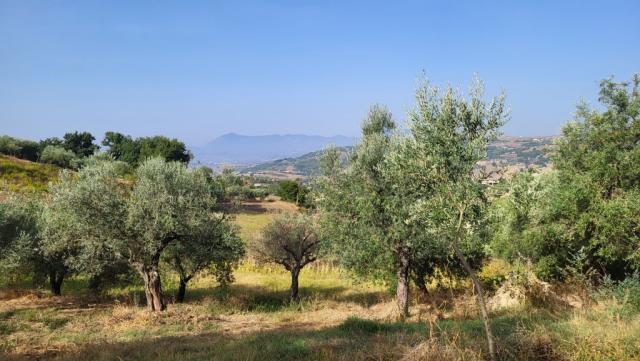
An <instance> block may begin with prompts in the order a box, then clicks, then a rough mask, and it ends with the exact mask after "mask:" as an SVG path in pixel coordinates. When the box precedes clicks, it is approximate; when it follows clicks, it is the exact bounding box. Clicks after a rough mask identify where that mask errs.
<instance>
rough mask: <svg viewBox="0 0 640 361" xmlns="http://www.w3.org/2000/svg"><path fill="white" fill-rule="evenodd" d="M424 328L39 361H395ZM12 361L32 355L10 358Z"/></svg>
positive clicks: (204, 340)
mask: <svg viewBox="0 0 640 361" xmlns="http://www.w3.org/2000/svg"><path fill="white" fill-rule="evenodd" d="M425 332H426V326H425V325H424V324H419V323H379V322H375V321H370V320H364V319H359V318H349V319H347V320H346V321H345V322H343V323H342V324H340V325H338V326H333V327H327V328H322V329H317V330H314V329H308V328H299V327H295V326H291V327H281V328H279V329H275V330H270V331H262V332H253V333H248V334H241V335H223V334H220V333H216V332H209V333H202V334H199V335H189V336H170V337H158V338H152V337H148V338H145V339H141V340H135V341H128V342H114V343H110V342H109V343H99V344H91V345H85V346H82V347H80V348H78V349H75V350H69V351H56V352H49V353H46V354H45V355H39V357H37V358H38V359H40V360H81V361H82V360H96V361H101V360H283V361H287V360H350V361H354V360H372V359H375V360H396V359H398V358H400V357H401V356H402V353H403V352H404V350H405V348H406V347H410V346H413V345H415V344H416V343H417V342H419V341H420V340H421V339H422V338H423V335H424V334H425ZM7 356H8V358H7V359H8V360H21V359H26V358H27V357H28V355H7Z"/></svg>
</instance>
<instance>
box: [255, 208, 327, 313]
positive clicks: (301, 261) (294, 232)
mask: <svg viewBox="0 0 640 361" xmlns="http://www.w3.org/2000/svg"><path fill="white" fill-rule="evenodd" d="M252 248H253V251H254V252H255V255H256V256H257V257H258V259H260V260H262V261H265V262H273V263H277V264H280V265H282V266H284V268H286V269H287V271H289V272H291V294H290V301H291V302H298V301H299V296H298V276H299V275H300V271H302V269H303V268H304V267H305V266H306V265H308V264H309V263H311V262H314V261H315V260H316V259H317V257H318V251H319V248H320V238H319V237H318V229H317V225H316V222H315V220H314V219H313V216H310V215H308V214H301V213H295V212H285V213H281V214H279V215H277V216H276V217H275V218H274V219H273V220H272V221H271V222H270V223H269V224H267V225H266V226H265V228H264V229H263V231H262V237H259V238H258V239H257V240H256V241H255V242H254V243H253V245H252Z"/></svg>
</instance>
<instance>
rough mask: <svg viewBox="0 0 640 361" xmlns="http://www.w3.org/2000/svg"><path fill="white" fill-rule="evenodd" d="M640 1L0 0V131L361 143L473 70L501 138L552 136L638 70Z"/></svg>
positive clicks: (467, 77)
mask: <svg viewBox="0 0 640 361" xmlns="http://www.w3.org/2000/svg"><path fill="white" fill-rule="evenodd" d="M639 16H640V1H637V0H635V1H611V0H608V1H597V2H596V1H558V0H556V1H528V2H527V4H525V1H479V0H474V1H468V2H467V1H437V2H436V1H416V2H402V1H384V2H373V1H358V2H356V1H352V2H350V1H263V2H257V1H255V2H254V1H228V2H220V1H160V0H153V1H141V0H135V1H131V0H127V1H112V0H110V1H88V0H82V1H80V0H78V1H53V0H47V1H44V0H43V1H30V0H15V1H6V0H0V134H2V133H6V134H11V135H14V136H19V137H26V138H32V139H39V138H42V137H46V136H61V135H62V134H63V133H64V132H65V131H69V130H89V131H91V132H93V133H94V134H95V135H96V136H97V137H98V138H99V139H102V134H103V133H104V131H106V130H117V131H120V132H124V133H128V134H132V135H136V136H140V135H154V134H164V135H168V136H172V137H178V138H181V139H183V140H185V141H187V142H188V143H190V144H194V145H198V144H201V143H204V142H206V141H209V140H211V139H213V138H215V137H216V136H218V135H221V134H223V133H227V132H236V133H241V134H249V135H257V134H274V133H303V134H318V135H334V134H343V135H356V134H357V133H358V128H359V124H360V121H361V119H362V117H363V115H364V114H365V113H366V111H367V109H368V107H369V105H370V104H372V103H376V102H377V103H383V104H386V105H388V106H389V107H390V108H391V110H392V111H393V113H394V115H395V116H396V118H397V119H398V120H403V119H404V118H405V115H406V113H407V110H408V109H409V108H410V107H411V106H412V103H413V95H412V93H413V91H414V90H415V87H416V79H417V78H418V76H419V75H420V74H421V72H422V70H425V71H426V73H427V75H428V77H429V78H430V79H431V80H432V81H433V82H435V83H437V84H445V85H446V84H447V83H451V84H452V85H454V86H457V87H460V88H461V89H466V87H467V84H468V82H469V80H470V79H471V78H472V77H473V74H474V73H477V74H479V75H480V77H481V78H482V79H484V81H485V83H486V85H487V91H488V93H489V94H491V93H496V92H498V91H500V90H501V89H504V90H505V91H506V93H507V95H508V103H509V104H510V105H511V107H512V120H511V122H510V123H509V124H508V125H507V126H506V127H505V132H506V133H508V134H514V135H547V134H556V133H558V131H559V129H560V125H561V124H562V123H564V122H566V121H567V120H569V119H571V118H572V113H573V111H574V109H575V105H576V103H577V102H578V101H579V100H580V99H581V98H582V99H585V100H587V101H589V102H592V103H593V102H595V100H596V98H597V84H598V81H599V80H600V79H602V78H604V77H607V76H609V75H615V76H616V77H617V78H618V79H621V80H622V79H629V78H630V76H631V74H633V73H634V72H640V17H639Z"/></svg>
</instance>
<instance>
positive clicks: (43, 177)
mask: <svg viewBox="0 0 640 361" xmlns="http://www.w3.org/2000/svg"><path fill="white" fill-rule="evenodd" d="M59 172H60V168H58V167H56V166H53V165H49V164H42V163H35V162H30V161H28V160H23V159H18V158H14V157H9V156H5V155H0V192H4V191H11V192H34V191H44V190H46V188H47V184H48V183H49V182H50V181H51V180H54V179H56V178H57V177H58V173H59Z"/></svg>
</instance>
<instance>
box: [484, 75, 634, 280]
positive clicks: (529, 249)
mask: <svg viewBox="0 0 640 361" xmlns="http://www.w3.org/2000/svg"><path fill="white" fill-rule="evenodd" d="M639 84H640V76H635V77H634V79H633V84H632V85H629V84H626V83H614V82H613V81H612V80H611V79H609V80H604V81H603V82H602V83H601V90H600V101H601V103H603V105H605V106H606V107H607V108H606V110H605V111H603V112H600V111H596V110H591V109H589V108H588V107H587V106H586V105H580V106H579V107H578V112H577V119H576V121H574V122H571V123H569V124H567V125H566V126H565V127H564V128H563V137H562V138H561V139H560V140H559V141H558V144H557V153H556V154H555V155H554V168H555V171H553V172H550V173H547V174H542V175H536V174H521V175H518V176H516V177H514V178H513V179H512V180H511V181H510V182H509V185H508V191H507V192H506V194H504V195H503V196H502V197H501V198H499V199H497V200H496V201H495V202H494V205H493V209H494V210H493V215H494V217H495V219H494V222H493V224H494V229H495V232H494V238H493V246H492V248H493V250H494V252H496V253H497V254H499V255H502V256H505V257H507V258H508V259H510V260H515V259H516V258H520V257H523V258H528V259H530V260H532V261H533V263H534V270H535V271H536V273H537V274H538V276H539V277H542V278H545V279H561V278H564V277H565V276H566V275H567V270H568V268H569V267H572V265H571V260H572V259H574V258H575V257H576V255H578V254H582V255H583V258H584V261H583V262H581V266H580V269H579V270H577V272H578V273H588V272H591V271H592V270H597V271H598V272H603V273H606V274H610V275H612V276H613V277H614V278H616V279H621V278H624V276H625V275H626V274H628V273H630V272H632V271H633V270H637V269H638V267H639V266H640V253H639V252H638V250H639V249H640V247H639V245H640V168H639V167H638V164H640V144H638V142H637V137H638V134H639V133H638V131H639V129H640V118H639V116H638V113H639V111H640V110H639V109H640V96H639V95H638V86H639Z"/></svg>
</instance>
